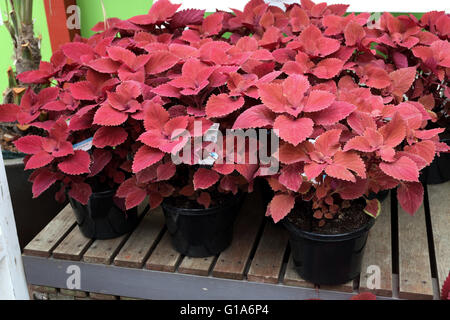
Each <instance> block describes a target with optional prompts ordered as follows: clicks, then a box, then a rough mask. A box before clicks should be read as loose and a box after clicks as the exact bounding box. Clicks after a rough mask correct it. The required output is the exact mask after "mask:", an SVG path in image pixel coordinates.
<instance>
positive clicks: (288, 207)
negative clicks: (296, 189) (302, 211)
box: [267, 194, 295, 223]
mask: <svg viewBox="0 0 450 320" xmlns="http://www.w3.org/2000/svg"><path fill="white" fill-rule="evenodd" d="M294 206H295V198H294V197H293V196H291V195H287V194H279V195H276V196H275V197H273V199H272V201H271V202H270V204H269V206H268V208H267V211H268V212H267V213H268V216H271V217H272V219H273V221H274V222H275V223H278V222H280V221H281V220H283V219H284V218H285V217H286V216H287V215H288V214H289V213H290V212H291V211H292V209H294Z"/></svg>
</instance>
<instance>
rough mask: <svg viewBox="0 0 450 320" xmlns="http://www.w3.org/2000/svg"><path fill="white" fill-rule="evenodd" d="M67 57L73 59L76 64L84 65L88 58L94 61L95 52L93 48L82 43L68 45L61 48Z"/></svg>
mask: <svg viewBox="0 0 450 320" xmlns="http://www.w3.org/2000/svg"><path fill="white" fill-rule="evenodd" d="M61 50H62V51H63V52H64V54H65V55H66V57H68V58H70V59H72V60H73V61H75V62H78V63H82V60H84V59H85V58H86V57H88V58H90V59H89V60H92V58H94V56H95V55H94V50H93V49H92V48H91V46H89V45H87V44H85V43H82V42H72V43H66V44H65V45H63V46H62V47H61Z"/></svg>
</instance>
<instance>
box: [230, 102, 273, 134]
mask: <svg viewBox="0 0 450 320" xmlns="http://www.w3.org/2000/svg"><path fill="white" fill-rule="evenodd" d="M274 121H275V115H274V113H273V112H272V111H271V110H270V109H269V108H267V107H266V106H265V105H258V106H255V107H252V108H250V109H248V110H246V111H244V112H242V113H241V114H240V115H239V117H238V118H237V119H236V122H235V123H234V126H233V129H251V128H264V127H268V126H271V125H273V123H274Z"/></svg>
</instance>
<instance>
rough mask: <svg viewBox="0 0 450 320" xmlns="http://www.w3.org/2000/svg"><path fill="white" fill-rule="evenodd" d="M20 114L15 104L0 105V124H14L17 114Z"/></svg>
mask: <svg viewBox="0 0 450 320" xmlns="http://www.w3.org/2000/svg"><path fill="white" fill-rule="evenodd" d="M19 112H20V107H19V106H18V105H15V104H2V105H0V122H15V121H17V114H18V113H19Z"/></svg>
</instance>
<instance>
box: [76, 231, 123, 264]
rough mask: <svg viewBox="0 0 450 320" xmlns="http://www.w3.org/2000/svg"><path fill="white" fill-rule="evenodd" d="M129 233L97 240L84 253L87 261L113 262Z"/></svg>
mask: <svg viewBox="0 0 450 320" xmlns="http://www.w3.org/2000/svg"><path fill="white" fill-rule="evenodd" d="M127 238H128V235H123V236H121V237H119V238H115V239H110V240H96V241H95V242H94V243H93V244H92V245H91V246H90V248H89V249H88V251H86V253H85V254H84V255H83V261H84V262H87V263H97V264H111V263H112V261H113V259H114V256H115V255H116V254H117V252H118V251H119V250H120V247H121V246H122V245H123V243H124V242H125V241H126V240H127Z"/></svg>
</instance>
